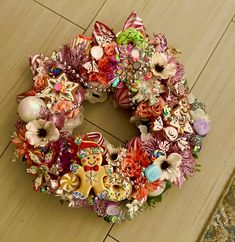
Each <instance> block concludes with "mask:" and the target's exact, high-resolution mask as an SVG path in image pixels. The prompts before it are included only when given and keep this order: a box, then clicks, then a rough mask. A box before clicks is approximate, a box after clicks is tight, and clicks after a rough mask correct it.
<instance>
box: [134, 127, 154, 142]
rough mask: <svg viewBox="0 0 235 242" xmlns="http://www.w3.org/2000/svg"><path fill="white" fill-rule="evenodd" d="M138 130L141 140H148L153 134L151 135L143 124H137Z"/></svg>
mask: <svg viewBox="0 0 235 242" xmlns="http://www.w3.org/2000/svg"><path fill="white" fill-rule="evenodd" d="M138 128H139V130H140V133H141V135H140V138H141V140H142V141H145V140H148V139H150V138H152V137H153V136H152V135H151V133H148V128H147V126H145V125H139V126H138Z"/></svg>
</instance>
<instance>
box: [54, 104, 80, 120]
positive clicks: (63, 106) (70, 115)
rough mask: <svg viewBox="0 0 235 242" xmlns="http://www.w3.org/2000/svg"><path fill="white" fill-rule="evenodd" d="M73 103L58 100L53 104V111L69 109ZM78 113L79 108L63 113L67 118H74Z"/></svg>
mask: <svg viewBox="0 0 235 242" xmlns="http://www.w3.org/2000/svg"><path fill="white" fill-rule="evenodd" d="M73 106H74V104H73V103H72V102H71V101H59V102H57V103H56V104H55V105H54V106H53V111H54V112H63V111H64V110H70V108H72V107H73ZM78 114H79V109H74V110H72V111H70V112H66V113H65V115H66V116H67V117H68V118H74V117H77V116H78Z"/></svg>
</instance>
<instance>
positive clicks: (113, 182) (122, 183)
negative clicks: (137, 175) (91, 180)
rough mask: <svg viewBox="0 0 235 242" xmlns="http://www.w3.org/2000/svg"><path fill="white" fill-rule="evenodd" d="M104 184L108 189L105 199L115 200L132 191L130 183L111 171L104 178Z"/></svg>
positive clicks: (125, 196)
mask: <svg viewBox="0 0 235 242" xmlns="http://www.w3.org/2000/svg"><path fill="white" fill-rule="evenodd" d="M104 185H105V187H107V188H108V190H109V193H108V195H107V199H109V200H111V201H115V202H118V201H122V200H124V199H126V198H128V197H129V195H130V194H131V191H132V186H131V183H130V182H128V181H126V180H125V179H124V178H123V177H122V176H121V175H120V174H118V173H112V174H110V175H109V176H107V177H106V178H105V180H104Z"/></svg>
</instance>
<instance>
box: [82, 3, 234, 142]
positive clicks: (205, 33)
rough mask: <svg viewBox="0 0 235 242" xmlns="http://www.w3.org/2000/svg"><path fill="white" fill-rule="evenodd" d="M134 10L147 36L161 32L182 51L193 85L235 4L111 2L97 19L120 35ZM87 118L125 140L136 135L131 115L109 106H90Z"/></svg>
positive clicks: (182, 59)
mask: <svg viewBox="0 0 235 242" xmlns="http://www.w3.org/2000/svg"><path fill="white" fill-rule="evenodd" d="M133 9H135V10H137V11H138V13H139V15H140V16H141V18H142V19H143V21H144V23H145V26H146V29H147V32H148V33H150V34H151V33H153V32H155V33H156V32H162V33H164V34H165V35H166V36H167V37H168V41H169V43H170V44H174V45H175V46H176V47H179V48H181V50H182V51H183V54H182V58H181V61H182V63H184V64H185V70H186V77H187V78H188V81H189V85H190V86H192V85H193V84H194V82H195V81H196V79H197V77H198V75H199V74H200V72H201V70H202V68H203V66H204V65H205V63H206V61H207V60H208V58H209V56H210V55H211V53H212V51H213V49H214V48H215V46H216V44H217V42H218V41H219V39H220V38H221V36H222V34H223V32H224V31H225V29H226V27H227V25H228V23H229V22H230V20H231V19H232V17H233V15H234V12H235V1H233V0H226V1H220V0H206V1H187V0H180V1H170V0H167V1H165V0H150V1H134V0H131V1H125V0H120V1H114V0H108V1H107V2H106V3H105V5H104V7H103V8H102V9H101V11H100V12H99V14H98V15H97V17H96V20H99V21H101V22H104V23H105V24H107V25H108V26H110V27H112V28H114V30H115V31H116V32H118V31H119V30H120V29H121V28H122V26H123V23H124V22H125V20H126V18H127V16H128V15H129V14H130V12H131V11H132V10H133ZM120 13H121V14H120ZM111 15H112V16H114V17H110V16H111ZM92 27H93V24H92V25H90V27H89V29H88V31H87V34H90V33H91V30H92ZM106 107H107V109H106ZM109 117H112V119H113V121H112V122H109V120H110V118H109ZM86 118H87V119H88V120H89V121H92V122H94V123H95V124H96V125H98V126H99V127H102V128H104V129H105V130H107V131H108V132H110V133H112V134H114V135H115V136H116V137H118V138H120V139H123V140H126V139H129V138H130V137H131V136H133V134H135V133H136V129H133V127H131V128H130V129H129V126H128V124H127V122H128V116H125V117H124V114H120V113H119V112H116V111H113V110H110V107H109V106H108V104H107V105H106V104H103V105H90V106H89V108H88V111H87V112H86ZM110 124H111V125H110ZM125 126H128V128H124V127H125ZM118 127H122V128H121V129H120V128H118ZM128 130H130V131H129V132H128Z"/></svg>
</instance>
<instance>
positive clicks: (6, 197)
mask: <svg viewBox="0 0 235 242" xmlns="http://www.w3.org/2000/svg"><path fill="white" fill-rule="evenodd" d="M79 131H80V132H81V133H85V132H91V131H100V130H99V129H97V128H96V127H94V126H92V125H91V124H89V123H88V122H86V121H85V122H84V123H83V125H82V126H81V128H80V129H79ZM104 136H105V137H106V138H107V139H108V140H109V141H110V142H112V143H113V144H116V145H119V144H120V142H119V141H117V140H115V139H114V138H113V137H112V136H110V135H108V134H105V133H104ZM12 155H13V146H11V145H10V146H9V147H8V148H7V150H6V151H5V152H4V155H3V156H2V157H1V158H0V173H1V176H0V184H2V185H3V189H1V196H0V204H1V206H0V215H1V219H0V241H3V242H15V241H17V242H25V241H35V242H41V241H44V242H51V241H87V242H101V241H103V239H104V238H105V236H106V234H107V233H108V231H109V229H110V227H111V224H108V223H107V222H105V221H103V219H101V218H99V217H98V216H97V215H96V214H95V213H94V212H93V211H91V210H89V209H86V208H81V209H75V208H68V207H67V206H66V205H65V204H64V205H63V206H62V205H61V204H60V202H59V200H58V199H57V198H55V197H54V196H52V195H50V196H49V195H43V194H41V193H40V192H34V191H33V183H32V180H33V176H30V175H26V174H25V164H23V163H20V162H14V163H13V162H11V158H12ZM94 228H95V229H94Z"/></svg>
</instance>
